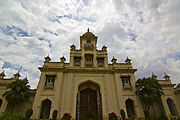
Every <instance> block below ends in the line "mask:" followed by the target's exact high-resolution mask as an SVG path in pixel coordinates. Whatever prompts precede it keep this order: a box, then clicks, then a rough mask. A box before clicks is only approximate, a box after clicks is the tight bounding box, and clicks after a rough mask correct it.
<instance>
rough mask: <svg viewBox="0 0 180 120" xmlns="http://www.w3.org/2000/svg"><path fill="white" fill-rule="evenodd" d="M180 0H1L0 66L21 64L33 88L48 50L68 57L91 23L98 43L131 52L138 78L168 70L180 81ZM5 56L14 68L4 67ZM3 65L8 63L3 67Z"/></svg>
mask: <svg viewBox="0 0 180 120" xmlns="http://www.w3.org/2000/svg"><path fill="white" fill-rule="evenodd" d="M179 5H180V1H178V0H173V1H169V0H156V1H150V0H144V1H140V0H135V1H132V0H126V1H122V0H108V1H107V0H98V1H97V0H92V1H87V0H74V1H68V0H67V1H59V0H53V1H51V0H46V1H45V0H44V1H39V0H34V1H24V0H20V1H15V0H14V1H13V0H1V1H0V21H1V22H0V43H1V44H0V48H1V51H0V70H1V71H2V70H6V73H7V76H12V74H13V73H15V72H16V71H17V68H18V67H20V66H23V70H22V77H25V76H28V78H29V81H30V84H31V87H33V88H35V87H36V85H37V82H38V79H39V74H40V72H39V71H38V69H37V67H38V66H41V65H42V64H43V59H44V57H45V56H46V55H48V54H49V55H50V56H51V58H52V60H53V61H59V58H60V57H61V56H63V55H64V56H65V57H66V59H67V60H69V46H70V45H71V44H73V43H74V44H75V45H76V46H77V48H79V36H80V35H82V34H83V33H84V32H86V30H87V28H88V27H90V31H92V32H93V33H94V34H95V35H98V48H101V47H102V46H103V45H107V47H108V52H109V62H110V60H111V58H112V56H115V57H116V58H118V61H119V62H124V60H125V59H126V57H127V56H129V57H130V58H131V59H132V62H133V65H134V67H135V68H137V69H138V72H137V73H136V78H139V77H147V76H150V75H151V72H154V73H155V74H157V75H158V76H159V79H162V77H163V74H162V73H163V72H167V73H168V74H169V75H170V76H171V78H172V80H173V83H179V82H180V79H179V78H180V76H179V74H180V69H179V66H180V50H179V46H180V40H179V39H180V37H179V34H180V25H179V19H180V8H179ZM5 62H7V63H9V64H12V65H14V66H16V67H15V68H13V67H9V68H4V67H3V65H4V63H5ZM2 68H4V69H2Z"/></svg>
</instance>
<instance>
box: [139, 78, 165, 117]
mask: <svg viewBox="0 0 180 120" xmlns="http://www.w3.org/2000/svg"><path fill="white" fill-rule="evenodd" d="M136 94H137V95H139V97H140V99H141V100H142V102H143V103H144V105H145V108H144V109H145V110H144V112H145V116H146V117H149V107H150V106H151V105H153V103H154V102H155V101H159V100H160V98H161V95H162V94H164V93H163V91H162V87H161V85H160V84H159V83H158V81H157V80H155V79H152V78H142V79H138V80H137V81H136Z"/></svg>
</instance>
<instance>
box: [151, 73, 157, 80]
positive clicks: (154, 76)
mask: <svg viewBox="0 0 180 120" xmlns="http://www.w3.org/2000/svg"><path fill="white" fill-rule="evenodd" d="M152 79H155V80H157V76H156V75H155V74H154V73H153V72H152Z"/></svg>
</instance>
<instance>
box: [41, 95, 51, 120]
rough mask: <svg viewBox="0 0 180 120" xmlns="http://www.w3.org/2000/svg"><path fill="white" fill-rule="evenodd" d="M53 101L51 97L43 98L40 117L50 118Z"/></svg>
mask: <svg viewBox="0 0 180 120" xmlns="http://www.w3.org/2000/svg"><path fill="white" fill-rule="evenodd" d="M51 104H52V103H51V101H50V100H49V99H46V100H43V101H42V104H41V113H40V119H48V118H49V115H50V111H51Z"/></svg>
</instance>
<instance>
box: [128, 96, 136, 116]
mask: <svg viewBox="0 0 180 120" xmlns="http://www.w3.org/2000/svg"><path fill="white" fill-rule="evenodd" d="M126 110H127V115H128V117H129V118H130V117H132V116H133V115H135V110H134V102H133V100H131V99H127V100H126Z"/></svg>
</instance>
